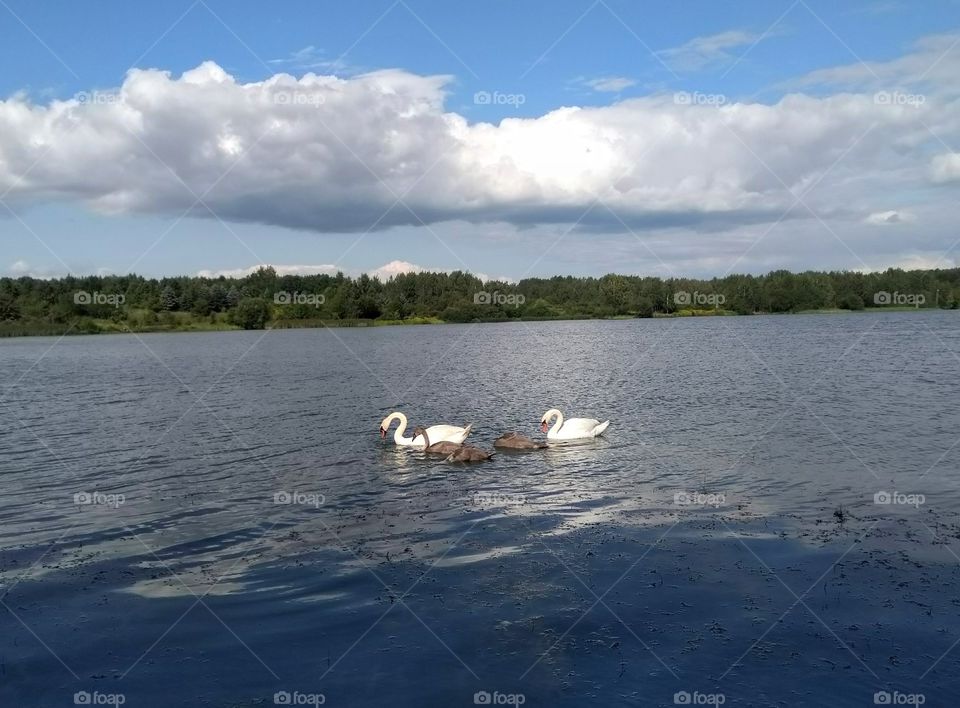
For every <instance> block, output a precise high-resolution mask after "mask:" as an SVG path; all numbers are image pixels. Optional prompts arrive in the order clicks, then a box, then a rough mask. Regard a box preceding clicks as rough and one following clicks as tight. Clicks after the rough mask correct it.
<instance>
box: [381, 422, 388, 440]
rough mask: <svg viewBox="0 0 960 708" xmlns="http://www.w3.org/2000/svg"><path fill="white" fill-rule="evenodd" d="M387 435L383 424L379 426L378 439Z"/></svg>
mask: <svg viewBox="0 0 960 708" xmlns="http://www.w3.org/2000/svg"><path fill="white" fill-rule="evenodd" d="M385 437H387V431H386V430H384V429H383V426H382V425H381V426H380V439H381V440H382V439H383V438H385Z"/></svg>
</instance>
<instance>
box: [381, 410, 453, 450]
mask: <svg viewBox="0 0 960 708" xmlns="http://www.w3.org/2000/svg"><path fill="white" fill-rule="evenodd" d="M395 420H396V421H399V422H400V424H399V425H398V426H397V429H396V430H395V431H394V433H393V442H395V443H396V444H397V445H402V446H404V447H423V445H424V442H425V441H424V439H423V436H422V435H416V436H414V437H412V438H408V437H404V433H405V432H406V430H407V416H405V415H404V414H403V413H401V412H400V411H394V412H393V413H391V414H390V415H388V416H387V417H386V418H384V419H383V420H382V421H381V422H380V437H381V438H385V437H387V432H388V431H389V430H390V426H391V425H393V422H394V421H395ZM471 427H472V426H471V425H468V426H466V427H464V428H461V427H459V426H456V425H431V426H430V427H429V428H427V435H428V436H429V438H430V440H431V441H432V442H435V443H436V442H441V441H443V440H449V441H450V442H455V443H462V442H463V441H464V440H466V439H467V436H468V435H469V434H470V428H471Z"/></svg>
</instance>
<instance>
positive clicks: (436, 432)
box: [412, 425, 470, 446]
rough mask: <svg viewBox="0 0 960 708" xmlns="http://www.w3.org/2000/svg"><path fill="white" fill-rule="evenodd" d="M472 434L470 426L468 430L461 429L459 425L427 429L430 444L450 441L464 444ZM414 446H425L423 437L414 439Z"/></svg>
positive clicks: (436, 426) (435, 426)
mask: <svg viewBox="0 0 960 708" xmlns="http://www.w3.org/2000/svg"><path fill="white" fill-rule="evenodd" d="M469 434H470V426H469V425H468V426H467V427H466V428H461V427H460V426H458V425H431V426H430V427H429V428H427V437H428V438H430V444H431V445H433V443H438V442H443V441H444V440H448V441H450V442H455V443H462V442H463V441H464V440H466V439H467V436H468V435H469ZM412 444H413V445H419V446H422V445H423V436H422V435H418V436H417V437H415V438H414V439H413V443H412Z"/></svg>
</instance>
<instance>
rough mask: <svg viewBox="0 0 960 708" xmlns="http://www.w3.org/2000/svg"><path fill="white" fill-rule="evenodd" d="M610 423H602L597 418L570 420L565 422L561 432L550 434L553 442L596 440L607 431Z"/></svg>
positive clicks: (548, 435)
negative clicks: (581, 439)
mask: <svg viewBox="0 0 960 708" xmlns="http://www.w3.org/2000/svg"><path fill="white" fill-rule="evenodd" d="M609 424H610V421H606V422H605V423H601V422H600V421H599V420H596V419H595V418H569V419H567V420H565V421H563V425H562V426H560V430H558V431H557V432H556V433H552V432H551V433H548V434H547V438H548V439H551V440H577V439H579V438H595V437H596V436H598V435H600V434H601V433H603V431H604V430H606V429H607V425H609Z"/></svg>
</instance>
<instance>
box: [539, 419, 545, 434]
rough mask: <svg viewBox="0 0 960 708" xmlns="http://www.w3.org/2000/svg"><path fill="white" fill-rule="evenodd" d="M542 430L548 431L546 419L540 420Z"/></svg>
mask: <svg viewBox="0 0 960 708" xmlns="http://www.w3.org/2000/svg"><path fill="white" fill-rule="evenodd" d="M540 430H542V431H543V432H547V421H545V420H541V421H540Z"/></svg>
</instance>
